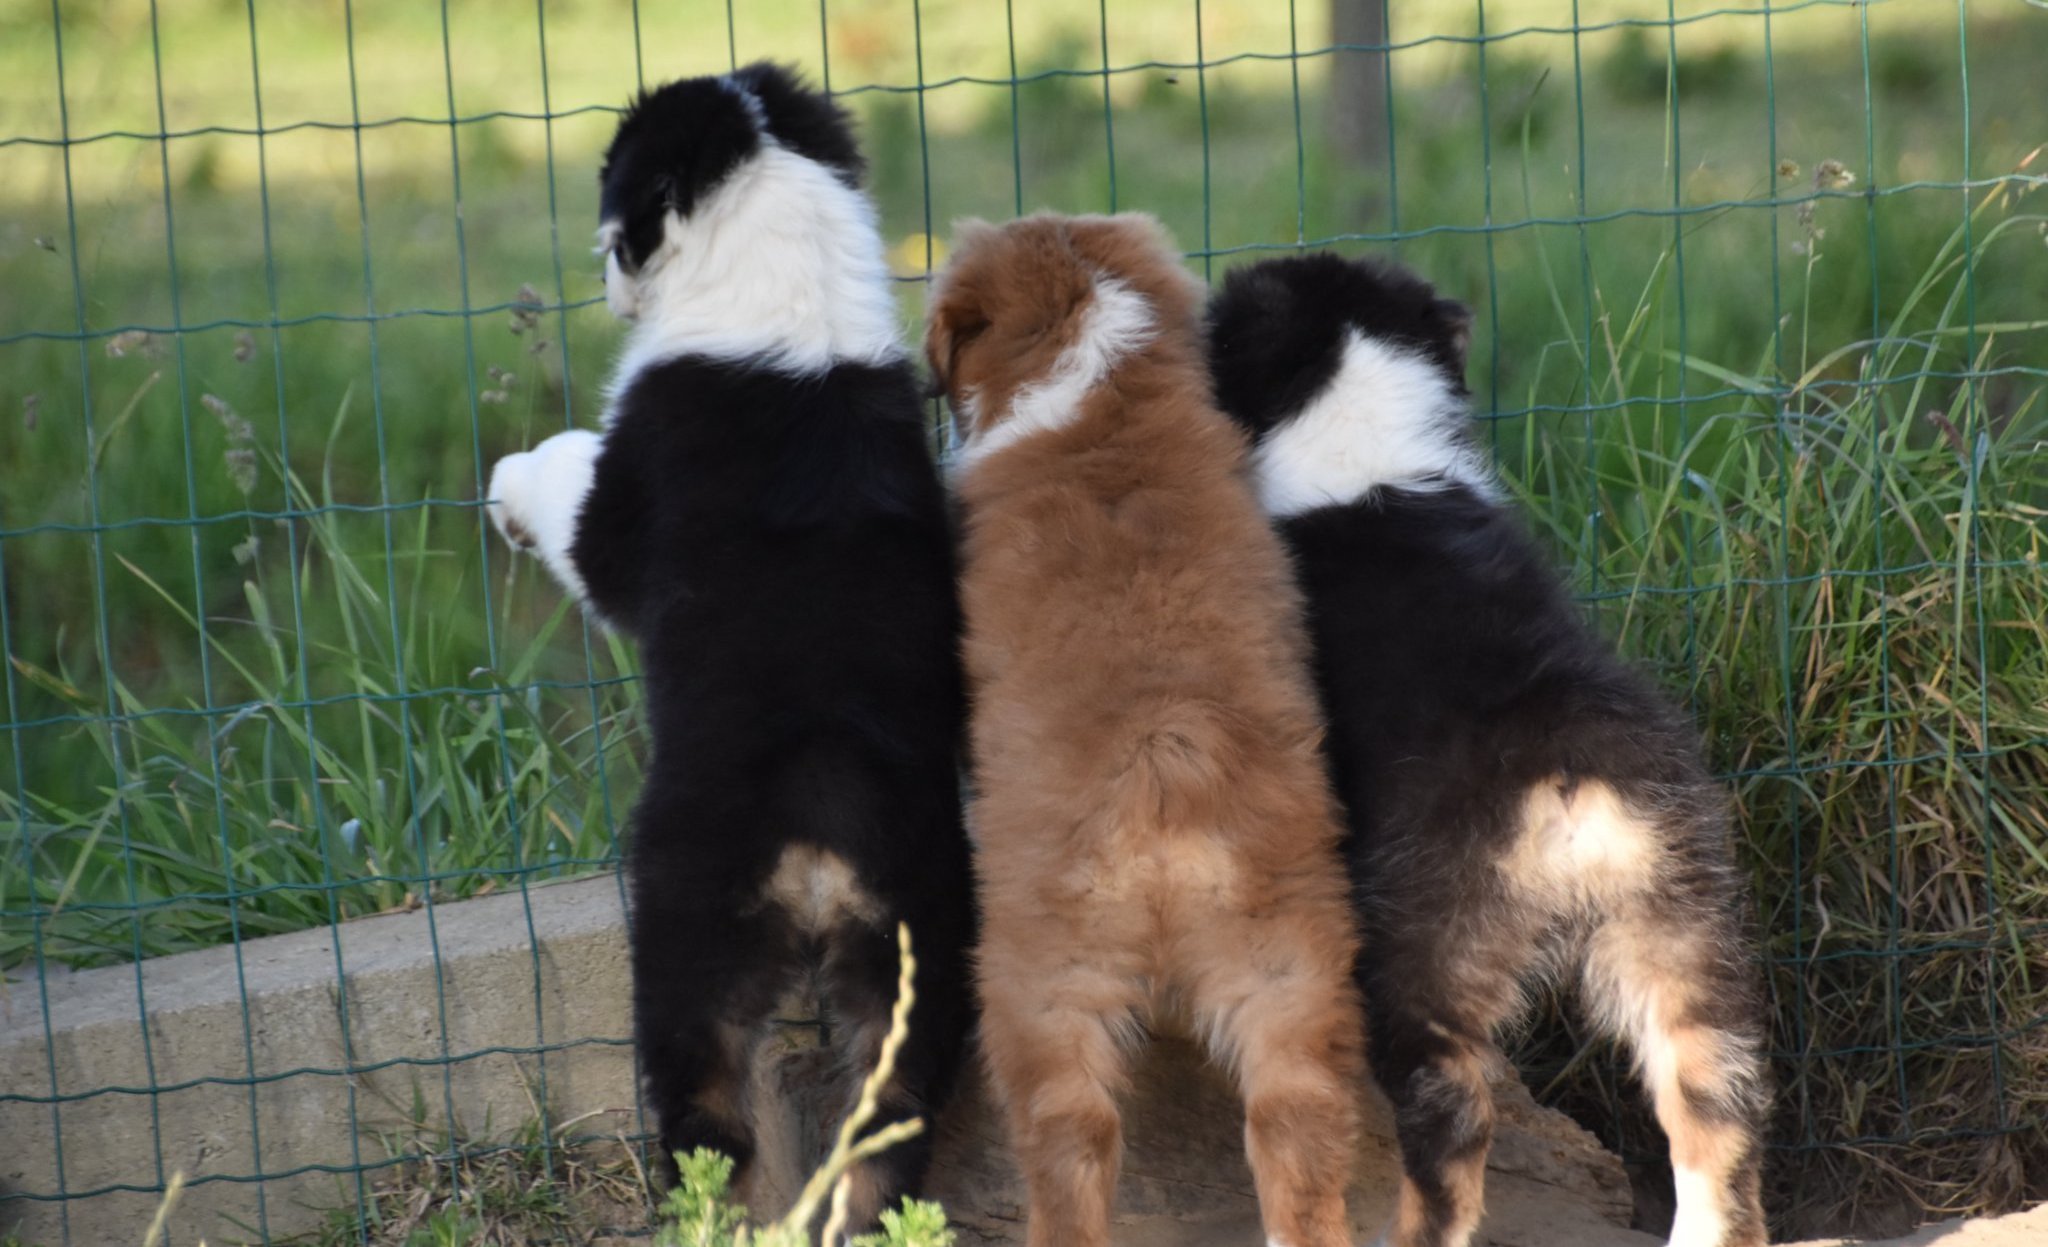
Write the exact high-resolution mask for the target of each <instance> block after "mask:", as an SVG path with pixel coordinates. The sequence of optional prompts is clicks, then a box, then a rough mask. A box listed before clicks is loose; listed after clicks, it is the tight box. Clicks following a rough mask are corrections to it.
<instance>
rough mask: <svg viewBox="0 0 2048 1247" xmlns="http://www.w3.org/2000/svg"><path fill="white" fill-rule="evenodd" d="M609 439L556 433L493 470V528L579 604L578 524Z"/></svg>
mask: <svg viewBox="0 0 2048 1247" xmlns="http://www.w3.org/2000/svg"><path fill="white" fill-rule="evenodd" d="M603 448H604V439H603V438H602V437H600V436H598V435H597V434H596V433H593V432H591V431H590V430H589V429H570V430H569V431H567V432H565V433H557V434H555V435H554V436H553V437H550V438H548V439H547V440H546V441H544V442H542V443H541V444H540V445H538V446H536V447H534V448H533V449H532V450H529V451H525V452H523V453H520V454H516V455H506V456H505V457H504V458H503V459H500V460H498V463H497V466H496V467H494V468H492V469H491V487H490V502H489V504H488V506H487V508H486V509H487V510H488V511H489V512H490V515H491V523H492V524H494V525H496V526H497V529H498V532H499V533H501V534H502V535H503V536H504V538H505V540H507V541H509V542H511V543H512V544H513V545H515V546H518V547H521V548H522V549H530V550H532V551H533V552H534V553H535V554H537V555H539V556H540V561H541V562H542V563H544V564H546V565H547V569H548V571H549V573H550V574H552V575H553V576H554V578H555V579H556V580H558V581H560V582H561V585H562V587H563V588H564V589H567V590H568V591H569V592H570V593H571V594H572V595H574V596H575V597H576V599H577V600H578V601H581V600H582V599H583V597H584V591H583V577H582V576H581V575H580V574H579V573H578V572H577V570H576V560H575V558H574V557H572V555H571V551H572V549H573V548H574V546H575V543H576V519H577V517H578V516H579V515H581V514H582V513H583V499H584V498H585V497H587V496H588V495H589V493H590V489H591V485H592V484H593V482H594V481H595V478H596V475H597V456H598V452H599V451H600V450H602V449H603Z"/></svg>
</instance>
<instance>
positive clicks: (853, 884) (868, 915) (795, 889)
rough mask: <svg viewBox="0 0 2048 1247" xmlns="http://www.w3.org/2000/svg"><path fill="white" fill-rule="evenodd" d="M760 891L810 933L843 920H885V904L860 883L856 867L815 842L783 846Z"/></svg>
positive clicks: (791, 919) (813, 933) (817, 932)
mask: <svg viewBox="0 0 2048 1247" xmlns="http://www.w3.org/2000/svg"><path fill="white" fill-rule="evenodd" d="M761 892H762V895H763V896H764V897H766V898H767V899H768V900H769V901H772V902H773V903H774V904H776V905H778V906H780V907H781V908H782V909H783V910H784V911H785V912H787V913H788V914H789V917H790V921H792V922H794V923H796V925H797V927H798V929H800V930H802V931H803V932H805V933H806V934H809V935H818V934H822V933H823V932H826V931H829V930H831V929H832V928H833V927H836V926H838V925H839V924H840V923H842V922H847V921H856V922H860V923H864V924H866V925H868V926H874V925H876V924H877V923H879V922H880V921H881V920H882V907H881V906H880V905H878V904H876V903H875V898H874V897H872V896H869V895H868V894H867V891H866V890H865V889H863V888H862V887H861V886H860V881H859V880H858V879H857V878H856V877H855V876H854V873H853V867H851V866H848V865H847V864H846V862H845V860H844V859H842V858H841V857H840V856H839V855H838V854H837V853H834V852H832V851H831V850H829V849H821V848H819V847H817V846H816V845H811V844H792V845H790V846H789V847H788V848H786V849H784V850H783V851H782V857H781V858H780V859H779V860H778V861H777V862H776V863H775V873H774V874H772V875H770V876H769V877H768V883H767V886H765V887H764V888H762V889H761Z"/></svg>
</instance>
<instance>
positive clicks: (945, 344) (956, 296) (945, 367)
mask: <svg viewBox="0 0 2048 1247" xmlns="http://www.w3.org/2000/svg"><path fill="white" fill-rule="evenodd" d="M988 323H989V322H988V312H987V310H986V309H984V308H983V307H982V305H981V300H980V298H979V297H978V296H977V295H976V294H975V293H974V291H973V290H972V289H970V288H969V283H966V282H958V281H955V282H947V283H945V284H943V285H941V286H939V287H937V288H936V290H934V292H933V295H932V307H931V314H930V315H929V316H928V317H926V320H925V332H924V358H925V364H926V366H928V367H929V368H930V369H931V374H932V391H933V393H934V394H943V395H946V396H947V397H949V398H950V397H951V396H952V393H953V378H954V376H955V375H956V374H957V373H958V372H959V367H960V352H961V351H964V350H966V349H967V347H968V345H969V344H970V343H972V342H973V341H974V340H975V339H976V338H978V337H980V336H981V335H982V334H983V333H984V332H986V331H987V329H988Z"/></svg>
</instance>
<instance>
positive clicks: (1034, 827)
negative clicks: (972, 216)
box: [927, 216, 1362, 1247]
mask: <svg viewBox="0 0 2048 1247" xmlns="http://www.w3.org/2000/svg"><path fill="white" fill-rule="evenodd" d="M1103 277H1108V278H1114V279H1115V280H1117V281H1120V282H1122V283H1123V284H1124V285H1125V286H1127V287H1128V288H1129V289H1130V290H1132V291H1134V292H1136V293H1137V294H1138V295H1139V296H1141V297H1142V299H1143V301H1144V303H1145V304H1146V305H1147V307H1148V309H1149V313H1150V317H1149V319H1150V321H1151V325H1150V328H1149V332H1148V333H1147V334H1146V335H1144V336H1143V337H1142V339H1141V340H1139V341H1138V342H1137V343H1136V344H1135V345H1132V344H1126V345H1132V349H1130V350H1128V351H1127V353H1125V354H1124V355H1123V356H1122V357H1121V358H1120V359H1118V360H1117V361H1116V362H1115V363H1114V364H1113V366H1112V367H1111V368H1110V370H1109V372H1108V375H1107V377H1106V378H1104V379H1102V380H1101V381H1099V382H1098V383H1097V384H1095V385H1094V387H1093V388H1092V389H1090V390H1088V391H1087V393H1086V396H1085V399H1083V400H1082V401H1081V402H1080V405H1079V410H1078V412H1075V413H1073V415H1072V418H1071V419H1069V420H1068V421H1067V422H1066V423H1064V424H1062V425H1061V426H1060V427H1058V428H1055V429H1052V430H1050V431H1046V432H1040V433H1037V434H1035V435H1033V436H1030V437H1028V438H1026V439H1024V440H1021V441H1018V442H1015V443H1013V444H1011V445H1009V446H1006V447H1004V448H1002V449H999V450H996V451H994V452H993V453H991V454H989V455H988V456H987V457H986V458H980V459H970V461H969V462H967V463H966V465H965V466H964V467H963V468H962V469H961V470H960V471H959V472H958V473H957V474H956V479H955V488H956V491H957V493H958V496H959V499H960V502H961V504H962V513H963V521H964V524H965V550H964V558H963V566H962V598H963V605H964V608H965V611H966V619H967V624H966V642H965V653H966V661H967V669H968V678H969V684H970V688H971V691H972V695H973V713H972V725H971V743H972V749H973V762H974V777H975V783H976V786H977V795H976V797H975V800H974V804H973V808H972V814H971V819H970V825H971V826H972V827H973V829H974V833H975V837H976V841H977V860H976V869H977V873H978V876H979V880H980V885H981V901H982V906H983V914H984V927H983V937H982V947H981V954H980V980H979V981H980V990H981V999H982V1007H983V1011H984V1012H983V1044H984V1048H985V1051H986V1053H987V1056H988V1061H989V1068H990V1073H991V1075H992V1077H993V1080H994V1083H995V1086H996V1090H997V1092H998V1094H999V1095H1000V1097H1001V1099H1002V1100H1003V1102H1004V1104H1005V1105H1006V1106H1007V1112H1008V1115H1009V1122H1010V1128H1011V1132H1012V1136H1013V1139H1014V1141H1015V1144H1016V1149H1017V1155H1018V1158H1019V1161H1020V1163H1021V1165H1022V1167H1023V1170H1024V1174H1025V1178H1026V1182H1027V1185H1028V1187H1029V1190H1030V1198H1031V1221H1030V1232H1029V1241H1030V1243H1031V1244H1033V1247H1054V1245H1057V1247H1099V1245H1100V1244H1103V1243H1105V1242H1106V1241H1107V1233H1108V1223H1109V1216H1110V1209H1111V1206H1112V1203H1113V1200H1114V1193H1115V1184H1116V1176H1117V1165H1118V1160H1119V1156H1120V1152H1121V1125H1120V1118H1119V1116H1118V1112H1117V1106H1116V1094H1117V1092H1118V1090H1119V1089H1120V1088H1121V1087H1122V1086H1123V1085H1124V1080H1125V1058H1126V1055H1127V1049H1128V1048H1129V1047H1130V1045H1131V1044H1132V1043H1133V1042H1134V1041H1135V1040H1136V1038H1137V1037H1138V1036H1139V1035H1140V1034H1141V1033H1142V1032H1141V1025H1142V1023H1143V1021H1144V1020H1146V1019H1147V1018H1149V1017H1150V1016H1151V1015H1152V1013H1153V1011H1154V1010H1155V1009H1156V1008H1157V1007H1158V1006H1159V1005H1160V1004H1161V1003H1162V1002H1164V1001H1167V1000H1169V999H1170V1000H1173V1001H1175V1002H1177V1003H1179V1004H1182V1005H1184V1006H1185V1007H1186V1008H1187V1011H1188V1013H1189V1014H1190V1015H1191V1016H1192V1018H1193V1019H1194V1022H1195V1026H1196V1028H1197V1030H1198V1031H1199V1032H1200V1034H1201V1035H1202V1036H1203V1038H1204V1039H1205V1040H1206V1042H1207V1043H1208V1045H1209V1048H1210V1051H1211V1052H1212V1053H1213V1055H1214V1056H1215V1057H1216V1058H1217V1059H1218V1060H1220V1061H1222V1062H1223V1063H1225V1064H1226V1065H1228V1066H1229V1067H1230V1068H1231V1069H1232V1071H1233V1072H1234V1073H1235V1075H1236V1077H1237V1080H1238V1083H1239V1086H1240V1089H1241V1091H1242V1093H1243V1095H1244V1098H1245V1107H1246V1128H1245V1144H1246V1150H1247V1152H1248V1154H1249V1156H1250V1160H1251V1165H1252V1170H1253V1175H1254V1179H1255V1182H1256V1185H1257V1189H1258V1193H1259V1200H1260V1205H1261V1208H1262V1211H1263V1214H1264V1218H1265V1223H1266V1233H1267V1236H1268V1238H1269V1239H1271V1240H1273V1241H1275V1242H1279V1243H1284V1244H1286V1245H1287V1247H1336V1245H1337V1244H1343V1243H1347V1242H1348V1241H1349V1230H1348V1223H1347V1220H1346V1217H1345V1211H1344V1186H1345V1183H1346V1180H1347V1177H1348V1174H1349V1170H1350V1159H1351V1154H1352V1147H1353V1142H1354V1136H1355V1132H1356V1122H1355V1120H1354V1118H1355V1106H1354V1100H1353V1097H1354V1094H1355V1087H1356V1083H1357V1080H1358V1079H1359V1077H1360V1075H1361V1073H1362V1057H1361V1047H1362V1044H1361V1035H1362V1027H1361V1023H1360V1018H1359V1006H1358V1002H1357V996H1356V991H1355V988H1354V986H1353V984H1352V981H1351V976H1350V968H1351V964H1352V960H1353V956H1354V953H1355V945H1356V936H1355V934H1354V928H1353V922H1352V919H1351V916H1350V913H1349V909H1348V906H1347V903H1346V894H1345V883H1344V875H1343V870H1342V867H1341V865H1340V863H1339V860H1338V857H1337V853H1336V842H1337V838H1338V823H1337V819H1336V815H1335V810H1334V807H1333V802H1332V799H1331V797H1330V795H1329V790H1328V786H1327V781H1326V779H1325V776H1324V772H1323V765H1322V762H1321V759H1320V758H1319V756H1318V752H1317V747H1318V743H1319V740H1320V736H1321V731H1322V728H1321V724H1320V721H1319V716H1318V711H1317V709H1316V701H1315V694H1314V692H1313V690H1312V688H1311V686H1310V683H1309V680H1308V677H1307V674H1306V671H1305V668H1304V662H1305V649H1306V646H1305V641H1304V638H1303V634H1302V623H1301V603H1300V598H1299V595H1298V593H1297V591H1296V589H1295V587H1294V584H1293V582H1292V578H1291V574H1290V572H1289V569H1288V566H1287V563H1286V559H1285V555H1284V553H1283V551H1282V548H1281V546H1280V544H1279V541H1278V539H1277V538H1276V537H1275V535H1274V533H1273V532H1272V530H1271V528H1270V527H1269V526H1268V525H1267V522H1266V520H1265V519H1264V517H1263V516H1262V515H1261V514H1260V512H1259V509H1258V506H1257V503H1256V502H1255V500H1254V499H1253V497H1252V494H1251V492H1250V488H1249V485H1248V482H1247V480H1246V476H1245V465H1244V460H1245V446H1244V443H1243V440H1242V438H1241V436H1240V434H1239V433H1238V432H1237V431H1236V429H1235V428H1234V427H1233V426H1232V425H1231V424H1230V423H1229V422H1228V421H1227V420H1225V419H1224V417H1223V416H1222V415H1221V414H1219V413H1218V412H1217V411H1216V410H1215V408H1214V406H1213V404H1212V402H1211V399H1210V396H1209V389H1208V380H1207V375H1206V370H1205V368H1204V365H1203V362H1202V358H1201V355H1200V353H1199V352H1200V348H1199V338H1198V329H1197V325H1196V317H1197V315H1198V308H1199V302H1200V295H1201V292H1200V290H1199V288H1198V287H1197V286H1196V285H1195V283H1194V282H1193V281H1192V279H1191V278H1189V277H1188V275H1187V274H1186V272H1185V271H1184V270H1183V269H1182V268H1181V266H1180V264H1179V262H1178V259H1177V256H1176V254H1175V252H1174V250H1173V249H1172V247H1171V245H1170V243H1169V242H1168V240H1167V239H1166V237H1165V235H1164V233H1163V232H1162V231H1161V230H1160V229H1159V228H1158V226H1157V225H1156V223H1154V222H1152V221H1151V220H1150V219H1149V218H1142V217H1111V218H1101V217H1092V218H1091V217H1081V218H1059V217H1050V216H1039V217H1033V218H1029V219H1027V220H1023V221H1018V222H1014V223H1012V224H1010V225H1008V226H1004V227H1001V228H991V227H988V226H983V225H972V226H968V227H964V228H963V229H962V230H961V231H960V232H959V234H958V236H957V243H956V253H955V258H954V260H953V262H952V264H951V266H950V267H949V269H948V270H947V272H946V273H945V274H944V275H943V276H942V277H941V279H940V282H939V285H938V289H937V291H936V293H935V295H934V300H933V310H932V315H931V321H930V326H929V333H928V338H927V349H928V354H929V356H930V360H931V364H932V367H933V370H934V372H935V373H936V374H937V376H938V377H939V380H940V382H941V384H942V385H943V386H944V387H945V389H946V390H947V392H948V395H949V397H950V398H951V399H952V400H953V404H954V408H955V410H956V412H964V411H970V410H971V411H973V412H975V413H978V415H977V418H976V422H975V423H976V427H974V428H971V429H970V430H969V435H970V437H974V438H979V437H982V436H985V435H987V434H988V433H990V432H992V431H993V430H995V429H997V428H999V427H1000V426H1001V424H1002V422H1003V420H1004V419H1005V418H1006V417H1007V416H1008V415H1009V414H1010V411H1011V405H1012V401H1013V400H1014V399H1015V398H1016V397H1017V395H1018V394H1019V392H1020V391H1022V390H1023V389H1025V387H1027V386H1031V385H1033V384H1034V383H1040V382H1043V381H1044V379H1045V378H1046V377H1047V375H1048V374H1049V373H1050V372H1052V371H1053V370H1054V369H1055V364H1056V361H1058V360H1059V358H1060V356H1061V353H1062V352H1063V351H1065V350H1067V349H1068V348H1069V347H1071V346H1074V345H1075V344H1076V342H1078V341H1079V340H1080V337H1081V335H1082V334H1083V331H1084V329H1085V328H1086V321H1085V314H1086V313H1087V311H1088V309H1089V307H1090V305H1091V303H1092V302H1094V301H1095V298H1096V296H1095V294H1094V290H1095V283H1096V281H1097V280H1098V279H1099V278H1103ZM970 449H971V446H970Z"/></svg>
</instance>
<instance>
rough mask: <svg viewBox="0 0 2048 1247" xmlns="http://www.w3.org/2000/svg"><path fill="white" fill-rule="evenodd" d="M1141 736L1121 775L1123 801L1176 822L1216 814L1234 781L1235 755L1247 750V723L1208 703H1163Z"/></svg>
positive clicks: (1145, 814) (1143, 814)
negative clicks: (1243, 742) (1243, 736)
mask: <svg viewBox="0 0 2048 1247" xmlns="http://www.w3.org/2000/svg"><path fill="white" fill-rule="evenodd" d="M1147 717H1149V718H1151V719H1152V723H1151V726H1150V727H1149V728H1148V729H1147V730H1146V731H1145V732H1144V733H1143V734H1142V735H1141V736H1139V737H1138V739H1137V742H1136V747H1135V748H1134V749H1133V750H1132V754H1131V759H1130V763H1129V765H1128V766H1126V767H1125V768H1124V771H1123V774H1122V776H1121V784H1120V788H1121V789H1122V791H1121V792H1120V793H1119V796H1120V798H1121V800H1120V802H1119V804H1120V805H1121V806H1122V807H1123V808H1124V809H1126V810H1129V811H1130V812H1131V814H1132V815H1133V816H1135V817H1138V818H1146V819H1158V820H1159V821H1160V822H1162V823H1166V824H1169V825H1171V824H1174V823H1182V822H1190V821H1196V820H1200V819H1202V818H1203V815H1204V813H1205V812H1213V811H1214V810H1215V808H1216V805H1217V802H1218V800H1219V798H1221V797H1222V796H1223V795H1224V794H1225V791H1226V790H1227V788H1228V787H1229V785H1230V773H1231V767H1230V759H1231V758H1233V757H1236V756H1238V755H1239V754H1241V753H1242V752H1243V750H1242V748H1241V747H1240V745H1239V744H1238V741H1239V740H1240V738H1241V734H1242V730H1243V725H1242V723H1241V722H1240V721H1239V720H1238V717H1237V716H1236V715H1235V714H1234V713H1232V712H1231V711H1230V710H1228V709H1226V708H1224V707H1222V706H1218V705H1215V704H1214V703H1209V702H1185V701H1183V702H1176V703H1174V704H1171V705H1168V706H1164V707H1162V708H1161V709H1160V711H1159V712H1158V713H1157V714H1156V715H1152V716H1147Z"/></svg>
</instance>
